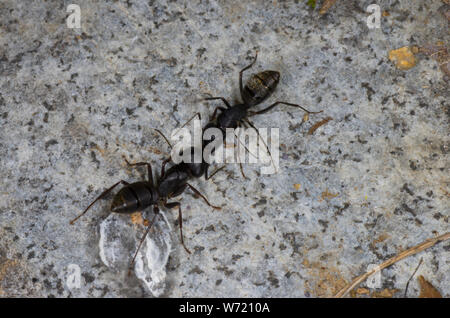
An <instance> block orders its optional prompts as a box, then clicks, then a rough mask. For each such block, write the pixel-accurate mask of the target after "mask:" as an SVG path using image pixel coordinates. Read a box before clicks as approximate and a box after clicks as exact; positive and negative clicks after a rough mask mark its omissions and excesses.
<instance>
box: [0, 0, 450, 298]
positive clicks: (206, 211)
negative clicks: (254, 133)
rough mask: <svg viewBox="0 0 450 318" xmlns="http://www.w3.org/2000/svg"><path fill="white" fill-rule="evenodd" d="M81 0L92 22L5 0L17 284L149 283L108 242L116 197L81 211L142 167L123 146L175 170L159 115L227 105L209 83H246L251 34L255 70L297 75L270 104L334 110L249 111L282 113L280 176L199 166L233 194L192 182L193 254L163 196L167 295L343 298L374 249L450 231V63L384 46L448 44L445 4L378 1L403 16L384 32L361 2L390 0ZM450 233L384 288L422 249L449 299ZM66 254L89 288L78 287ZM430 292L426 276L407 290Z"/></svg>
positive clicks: (9, 206) (377, 257) (172, 124)
mask: <svg viewBox="0 0 450 318" xmlns="http://www.w3.org/2000/svg"><path fill="white" fill-rule="evenodd" d="M76 2H77V3H78V4H79V5H80V6H81V13H82V20H81V27H82V28H81V30H73V29H68V28H67V27H66V21H65V19H66V17H67V16H68V13H66V5H67V4H63V1H32V2H24V1H13V0H6V1H2V2H1V3H0V44H1V45H0V75H1V76H0V124H1V130H0V171H1V180H0V181H1V182H0V295H1V296H6V297H11V296H32V297H35V296H49V297H50V296H56V297H67V296H72V297H81V296H90V297H114V296H143V297H151V296H152V293H151V292H150V291H149V290H148V289H147V288H146V287H145V284H143V283H142V282H141V281H140V280H139V279H138V278H136V276H135V275H132V276H131V277H127V273H126V270H114V269H113V268H109V267H107V266H106V265H105V264H104V263H103V262H102V260H101V258H100V253H99V252H100V251H99V239H100V233H99V228H100V223H101V222H102V220H104V219H106V218H107V216H108V208H109V204H110V203H109V202H110V201H108V200H104V201H101V202H99V203H98V204H97V205H96V206H95V207H94V208H93V209H92V211H91V212H90V213H89V214H87V215H86V216H85V217H83V218H82V219H80V220H79V221H78V222H77V223H75V225H73V226H70V225H69V220H70V219H71V218H73V217H74V216H75V215H76V214H78V213H80V211H82V209H84V208H85V207H86V205H87V204H89V202H91V201H92V200H93V199H94V198H95V197H96V196H97V195H98V194H99V193H101V191H103V190H104V189H105V188H106V187H108V186H110V185H111V184H113V183H114V182H116V181H118V180H119V179H125V180H129V181H132V180H138V179H140V178H143V177H144V171H143V170H144V169H142V171H141V170H140V169H138V170H137V171H136V170H132V169H128V168H127V167H126V165H125V163H124V160H123V159H122V156H126V157H127V158H130V160H133V161H149V162H151V163H152V164H153V165H154V167H155V170H156V171H159V167H160V165H161V161H162V159H163V158H164V157H165V154H167V153H168V148H167V145H166V144H165V143H164V142H163V141H162V140H161V138H159V137H158V135H155V134H154V132H153V130H152V129H151V128H152V127H155V128H159V129H161V130H163V131H164V132H165V133H167V134H170V132H171V131H172V130H173V129H175V128H176V127H177V126H179V124H180V123H183V122H185V121H186V120H187V119H188V118H190V117H191V116H192V115H193V114H194V113H195V112H201V113H202V114H203V115H204V118H206V117H207V116H208V115H209V114H211V113H212V111H213V109H214V107H215V106H217V105H219V103H209V105H208V104H207V103H204V102H199V101H198V99H199V98H200V97H201V96H203V95H204V94H205V93H210V94H213V95H219V96H225V97H226V98H229V99H230V100H236V99H238V98H239V95H238V82H237V79H238V78H237V75H238V72H239V70H240V69H241V68H242V67H243V66H245V65H247V64H248V63H249V61H250V60H251V58H252V56H253V55H254V53H255V50H258V51H259V59H258V62H257V64H256V65H255V67H254V68H253V71H259V70H263V69H274V70H279V71H280V72H281V74H282V77H281V82H280V84H279V86H278V89H277V91H276V92H275V93H274V95H273V96H272V97H271V98H270V100H269V101H267V102H266V103H264V104H265V105H268V103H269V102H271V101H275V100H285V101H291V102H297V103H299V104H301V105H304V106H305V107H307V108H309V109H311V110H320V109H323V110H324V113H323V114H320V115H316V116H310V120H309V121H308V122H306V123H304V124H301V119H302V117H303V113H301V111H299V110H297V109H292V108H291V109H288V108H286V107H280V108H278V109H275V110H274V111H272V112H271V113H270V114H267V115H261V116H258V117H254V118H253V121H254V123H255V124H256V125H257V126H258V127H279V128H280V142H281V144H282V145H281V149H280V172H279V173H278V174H276V175H269V176H267V175H259V167H252V166H245V171H246V173H247V175H248V176H249V177H250V179H251V180H248V181H247V180H244V179H242V177H241V175H240V172H239V167H238V166H237V165H231V164H230V165H228V166H227V169H226V171H225V172H222V173H220V174H218V175H217V176H216V177H214V179H213V180H212V181H211V180H210V181H208V182H206V181H204V180H203V179H201V180H198V181H195V182H194V183H195V184H196V185H197V187H198V188H199V189H200V190H201V191H202V192H203V193H204V194H205V195H206V196H207V197H208V198H209V199H210V201H212V202H214V203H215V204H219V205H222V206H223V209H222V210H221V211H211V208H209V207H207V206H206V205H205V204H204V203H203V202H202V201H201V200H196V199H195V198H194V197H193V196H192V195H191V194H189V193H188V192H186V193H185V194H183V195H182V197H181V198H182V201H181V202H182V206H183V212H184V230H185V238H186V244H187V245H188V246H189V247H190V248H191V249H192V250H193V254H192V255H188V254H187V253H186V252H185V251H184V250H183V248H182V246H181V245H180V244H178V243H179V234H178V230H177V223H176V219H177V214H176V211H166V216H167V218H168V220H169V224H170V225H171V228H172V231H171V241H172V248H173V250H172V251H171V253H170V258H169V262H168V264H167V267H166V270H167V276H166V281H165V283H166V287H165V290H164V293H163V294H162V295H163V296H168V297H174V296H223V297H230V296H239V297H314V296H330V295H332V294H333V293H334V292H336V291H337V289H339V288H340V287H342V286H343V285H344V284H345V283H346V282H349V281H350V280H351V279H352V278H353V277H355V276H356V275H359V274H361V273H363V272H364V271H365V270H366V269H367V266H369V265H370V264H378V263H381V262H382V261H383V260H385V259H387V258H389V257H391V256H393V255H395V254H396V253H398V252H399V251H401V250H402V249H404V248H406V247H410V246H413V245H416V244H418V243H420V242H422V241H423V240H425V239H427V238H429V237H433V236H434V235H436V234H442V233H445V232H446V231H448V230H449V226H448V217H449V204H448V202H449V190H448V183H449V178H448V171H449V157H448V151H449V150H448V146H449V137H448V132H449V125H448V123H449V122H448V119H449V104H448V100H449V90H448V82H447V81H446V80H448V79H446V78H444V75H443V73H442V72H441V71H440V70H439V66H438V65H437V63H436V61H434V60H433V59H431V58H426V57H424V56H419V61H418V64H417V66H416V67H414V68H413V69H411V70H409V71H401V70H398V69H396V68H395V67H394V66H393V65H392V63H391V62H390V61H389V60H388V58H387V55H388V51H389V50H391V49H396V48H399V47H403V46H406V45H422V44H426V43H434V42H436V41H444V42H445V43H447V45H448V41H449V33H448V22H447V21H446V19H445V17H444V15H442V14H440V13H439V8H440V7H441V5H442V2H440V1H437V0H434V1H426V2H424V1H421V0H413V1H386V0H385V1H376V2H377V3H378V4H380V5H381V8H382V10H383V11H384V10H386V11H388V12H389V13H390V15H389V16H386V17H383V18H382V21H381V22H382V25H381V29H375V30H369V29H368V28H367V26H366V23H365V21H366V17H367V16H368V14H366V13H365V12H364V10H365V8H366V7H367V6H368V5H369V4H370V3H372V2H374V1H356V0H348V1H347V0H346V1H339V2H338V3H337V4H336V5H335V6H334V7H333V8H332V9H331V10H330V12H329V13H328V14H326V15H324V16H322V17H319V15H318V9H316V10H312V9H311V8H310V7H309V6H308V5H307V4H306V1H234V0H233V1H186V2H182V1H167V2H166V1H126V2H125V1H112V2H111V1H108V2H107V1H87V0H86V1H76ZM259 107H262V105H261V106H259ZM327 116H330V117H332V118H333V120H332V121H330V122H328V123H327V124H326V125H324V126H323V127H320V128H319V129H318V130H317V131H316V132H315V133H314V134H313V135H308V134H307V132H308V129H309V128H310V127H311V126H312V125H313V124H314V123H315V122H317V121H319V120H321V119H323V118H325V117H327ZM159 150H160V151H162V152H163V153H162V154H161V153H159ZM294 184H299V185H300V186H297V188H296V187H295V186H294ZM110 198H111V196H109V197H108V199H110ZM123 218H124V220H125V221H128V222H131V220H130V219H129V218H128V217H126V216H124V217H123ZM133 226H134V227H135V228H137V227H138V226H137V225H133ZM141 231H142V229H141ZM153 235H157V234H155V233H153ZM449 247H450V245H449V243H448V242H445V243H442V244H439V245H436V246H435V247H433V248H431V249H429V250H427V251H425V252H423V253H422V254H420V255H416V256H413V257H410V258H408V259H406V260H404V261H402V262H399V263H397V264H395V265H394V266H392V267H390V268H388V269H386V270H383V272H382V280H381V286H379V288H378V289H376V290H375V291H376V292H381V291H383V290H386V289H389V291H391V290H392V289H398V290H399V292H397V293H394V297H402V295H403V291H404V288H405V285H406V282H407V280H408V278H409V277H410V275H411V274H412V272H413V271H414V269H415V267H416V266H417V264H418V262H419V260H420V258H423V264H422V265H421V267H420V268H419V270H418V273H417V275H424V277H425V278H426V279H427V280H429V281H430V282H431V283H432V284H433V285H434V286H435V287H436V288H437V289H438V290H439V291H440V292H441V293H442V295H444V296H447V297H448V296H449V295H450V275H449V272H450V266H449V260H450V251H449ZM134 248H135V246H133V244H130V251H129V253H130V254H132V253H133V252H134ZM70 264H76V265H78V266H79V267H80V269H81V286H80V288H69V287H68V286H67V283H66V282H67V277H68V275H69V274H70ZM361 286H362V287H366V283H363V284H362V285H361ZM370 291H371V292H373V291H374V290H373V289H370ZM418 294H419V286H418V283H417V280H413V281H412V282H411V284H410V287H409V295H411V296H417V295H418Z"/></svg>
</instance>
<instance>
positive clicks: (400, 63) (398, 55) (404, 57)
mask: <svg viewBox="0 0 450 318" xmlns="http://www.w3.org/2000/svg"><path fill="white" fill-rule="evenodd" d="M389 60H391V61H392V62H393V63H395V66H396V67H397V68H398V69H400V70H404V71H406V70H409V69H410V68H412V67H414V66H416V58H415V57H414V53H413V52H412V51H411V49H410V48H409V47H408V46H404V47H402V48H399V49H397V50H392V51H390V52H389Z"/></svg>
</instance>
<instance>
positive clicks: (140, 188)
mask: <svg viewBox="0 0 450 318" xmlns="http://www.w3.org/2000/svg"><path fill="white" fill-rule="evenodd" d="M158 197H159V196H158V192H157V191H156V189H155V188H154V187H153V185H152V184H150V183H149V182H147V181H140V182H135V183H132V184H129V185H127V186H125V187H123V188H122V189H120V191H119V192H117V194H116V195H115V196H114V199H113V202H112V204H111V211H112V212H116V213H133V212H136V211H140V210H143V209H145V208H147V207H149V206H151V205H154V204H157V203H158Z"/></svg>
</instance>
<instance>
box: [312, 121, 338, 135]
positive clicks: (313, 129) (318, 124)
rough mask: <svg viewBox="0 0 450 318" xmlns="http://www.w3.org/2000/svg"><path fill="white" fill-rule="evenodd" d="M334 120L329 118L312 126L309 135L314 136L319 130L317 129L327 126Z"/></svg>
mask: <svg viewBox="0 0 450 318" xmlns="http://www.w3.org/2000/svg"><path fill="white" fill-rule="evenodd" d="M332 119H333V118H331V117H327V118H325V119H322V120H321V121H319V122H317V123H315V124H314V125H312V126H311V128H309V130H308V135H312V134H314V132H315V131H316V130H317V128H319V127H320V126H323V125H325V124H326V123H328V122H329V121H330V120H332Z"/></svg>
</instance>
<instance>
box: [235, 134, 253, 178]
mask: <svg viewBox="0 0 450 318" xmlns="http://www.w3.org/2000/svg"><path fill="white" fill-rule="evenodd" d="M234 135H235V136H236V137H238V141H239V144H238V149H237V152H238V158H239V169H240V170H241V174H242V177H243V178H244V179H246V180H250V179H249V178H247V176H246V175H245V174H244V168H243V167H242V162H241V150H240V147H241V146H240V145H242V142H241V139H240V136H237V135H236V132H235V133H234ZM244 142H245V141H244ZM243 146H244V149H245V150H246V151H248V152H249V153H250V150H248V149H247V147H246V146H245V144H244V145H243Z"/></svg>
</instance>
